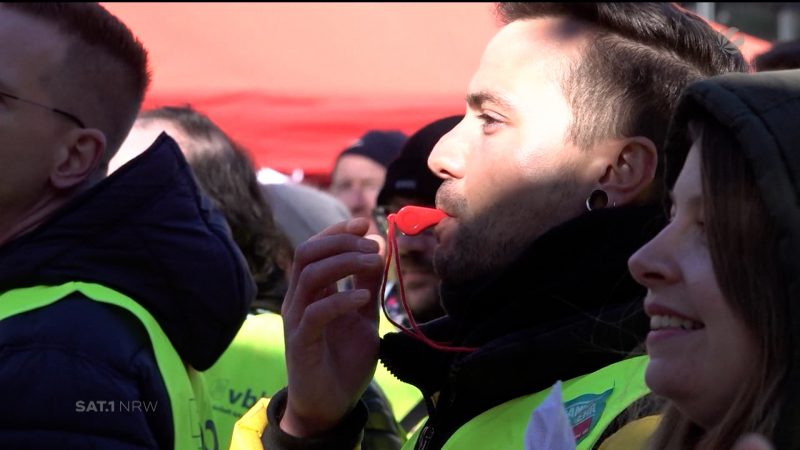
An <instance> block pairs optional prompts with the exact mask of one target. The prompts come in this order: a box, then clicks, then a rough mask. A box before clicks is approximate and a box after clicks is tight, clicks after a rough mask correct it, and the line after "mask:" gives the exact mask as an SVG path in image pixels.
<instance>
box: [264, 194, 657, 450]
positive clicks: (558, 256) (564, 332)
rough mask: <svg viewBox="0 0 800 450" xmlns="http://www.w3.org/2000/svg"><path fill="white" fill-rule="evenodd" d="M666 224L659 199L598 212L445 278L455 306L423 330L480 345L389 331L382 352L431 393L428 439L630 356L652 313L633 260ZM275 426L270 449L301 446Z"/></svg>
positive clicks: (435, 440)
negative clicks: (476, 271)
mask: <svg viewBox="0 0 800 450" xmlns="http://www.w3.org/2000/svg"><path fill="white" fill-rule="evenodd" d="M663 225H664V218H663V210H662V207H661V206H660V205H651V206H641V207H624V208H609V209H603V210H596V211H592V212H589V213H586V214H584V215H582V216H580V217H578V218H576V219H574V220H571V221H569V222H567V223H565V224H562V225H560V226H558V227H556V228H554V229H552V230H550V231H549V232H547V233H545V234H544V235H543V236H541V237H540V238H538V239H537V240H536V241H535V242H533V243H532V245H530V246H529V247H528V248H527V250H526V251H524V253H523V254H522V255H521V256H520V257H519V258H518V259H517V260H516V262H514V263H513V264H511V265H510V266H509V267H508V268H506V270H504V271H503V272H502V273H501V274H500V275H498V276H496V277H494V278H489V279H482V280H478V281H476V282H475V283H473V284H470V285H468V286H459V287H458V288H453V287H448V286H446V285H445V286H443V288H442V300H443V303H444V306H445V309H446V311H447V313H448V316H447V317H444V318H442V319H439V320H436V321H433V322H430V323H428V324H426V325H425V326H423V330H424V332H425V334H426V335H427V336H428V337H430V338H432V339H434V340H438V341H448V342H452V343H453V344H454V345H462V346H470V347H479V349H478V350H477V351H475V352H474V353H471V354H453V353H445V352H441V351H438V350H433V349H431V348H429V347H427V346H426V345H425V344H422V343H420V342H418V341H416V340H414V339H412V338H410V337H408V336H406V335H404V334H400V333H393V334H389V335H387V336H385V337H384V339H383V340H382V342H381V349H380V357H381V361H382V363H383V364H384V365H385V366H386V367H387V368H388V369H389V370H390V371H391V372H392V373H394V374H396V375H397V376H398V378H400V379H401V380H403V381H406V382H409V383H411V384H414V385H415V386H417V387H419V388H420V390H421V391H422V392H423V394H424V395H425V397H426V398H427V399H428V409H429V415H430V417H429V420H428V422H427V424H426V426H428V427H429V428H430V429H431V430H432V432H428V435H429V439H428V440H427V442H426V443H425V445H426V447H425V449H426V450H435V449H439V448H441V446H442V445H443V444H444V443H445V442H446V441H447V439H448V438H449V437H450V436H451V435H452V434H453V433H454V432H455V431H456V430H457V429H458V428H459V427H460V426H462V425H463V424H465V423H466V422H467V421H469V420H470V419H472V418H474V417H475V416H477V415H478V414H480V413H482V412H484V411H486V410H488V409H490V408H492V407H494V406H497V405H499V404H501V403H504V402H506V401H508V400H511V399H513V398H516V397H519V396H522V395H526V394H532V393H535V392H539V391H541V390H544V389H547V388H549V387H550V386H552V385H553V384H554V383H555V382H556V381H557V380H567V379H570V378H574V377H576V376H579V375H584V374H588V373H591V372H594V371H596V370H598V369H600V368H602V367H605V366H607V365H609V364H612V363H614V362H617V361H620V360H621V359H623V358H625V357H627V356H630V352H631V351H632V350H634V348H636V346H637V345H638V344H639V343H641V342H642V341H643V340H644V337H645V335H646V333H647V331H648V330H649V321H648V320H647V318H646V316H645V315H644V312H643V311H642V298H643V297H644V293H645V290H644V288H643V287H641V286H640V285H638V284H637V283H636V282H635V281H634V280H633V279H632V278H631V276H630V274H629V272H628V266H627V261H628V258H629V257H630V255H632V254H633V253H634V252H635V251H636V250H637V249H639V248H640V247H641V246H642V245H644V244H645V243H646V242H647V241H649V240H650V239H651V238H652V237H653V236H655V234H656V233H657V232H658V231H659V230H660V229H661V228H662V227H663ZM436 393H438V395H437V396H435V397H434V394H436ZM282 398H283V397H277V399H278V400H279V401H275V400H273V403H272V404H270V407H269V411H268V414H269V416H270V417H269V420H270V423H278V422H275V421H274V420H276V419H277V417H278V415H279V414H280V412H281V407H282V404H281V402H280V400H281V399H282ZM433 398H436V401H433V400H432V399H433ZM358 416H363V411H362V410H361V409H360V408H357V409H356V411H354V413H353V415H351V416H350V417H348V418H346V419H345V420H344V421H343V423H342V424H341V426H340V427H338V428H337V429H336V430H332V432H331V433H330V434H328V435H327V436H325V438H326V439H327V442H325V443H324V445H323V444H322V443H320V444H319V445H320V446H319V447H318V448H331V449H333V448H336V449H339V448H342V449H346V448H353V447H352V442H353V441H354V440H357V436H358V431H359V426H361V427H363V422H360V421H359V420H357V419H356V417H358ZM267 433H268V434H270V436H268V439H270V440H269V444H268V446H267V447H266V448H270V449H273V450H274V449H279V448H293V447H291V446H290V445H286V444H289V443H291V442H292V441H291V440H287V439H284V438H285V435H284V434H283V433H282V432H281V431H280V429H279V427H267ZM421 444H422V440H421V441H420V442H418V447H419V446H420V445H421ZM297 448H299V447H297ZM315 448H316V447H315Z"/></svg>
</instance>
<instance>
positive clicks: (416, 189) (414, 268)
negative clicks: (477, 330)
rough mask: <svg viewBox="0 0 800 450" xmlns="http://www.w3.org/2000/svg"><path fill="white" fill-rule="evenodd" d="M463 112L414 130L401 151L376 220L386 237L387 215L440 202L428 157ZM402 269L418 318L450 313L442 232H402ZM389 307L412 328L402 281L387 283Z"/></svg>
mask: <svg viewBox="0 0 800 450" xmlns="http://www.w3.org/2000/svg"><path fill="white" fill-rule="evenodd" d="M462 118H463V116H451V117H446V118H443V119H439V120H437V121H434V122H432V123H430V124H428V125H426V126H424V127H423V128H421V129H420V130H419V131H417V132H416V133H414V134H413V135H412V136H411V137H410V138H408V141H406V143H405V145H403V148H402V150H401V151H400V155H399V156H398V157H397V158H396V159H395V160H394V161H392V163H391V164H390V165H389V168H388V169H387V171H386V181H385V182H384V184H383V187H382V188H381V191H380V193H379V194H378V202H377V203H378V207H377V208H376V209H375V221H376V223H377V224H378V225H379V228H380V229H381V230H380V231H381V234H382V235H383V236H386V235H387V230H386V227H387V226H388V222H387V217H388V215H389V214H393V213H396V212H398V211H399V210H400V209H401V208H402V207H404V206H408V205H415V206H425V207H428V208H433V207H435V203H436V190H437V189H439V186H440V185H441V184H442V179H441V178H439V177H437V176H436V175H434V174H433V172H431V171H430V169H428V156H429V155H430V153H431V150H433V146H434V145H436V143H437V142H439V139H441V137H442V136H444V135H445V134H446V133H447V132H448V131H450V130H452V129H453V127H455V126H456V124H458V122H460V121H461V119H462ZM396 237H397V249H398V253H399V257H400V272H401V274H402V276H403V282H404V288H405V294H406V300H407V301H408V307H409V309H410V310H411V313H412V314H413V315H414V319H415V320H416V321H417V322H419V323H423V322H428V321H430V320H433V319H436V318H437V317H441V316H442V315H444V310H443V309H442V306H441V303H440V302H439V277H438V276H437V275H436V273H435V271H434V269H433V250H434V248H435V247H436V237H435V236H434V235H433V230H432V229H429V230H426V231H424V232H423V233H421V234H420V235H417V236H406V235H404V234H403V233H400V232H397V233H396ZM387 290H388V292H387V293H386V308H387V310H388V311H389V314H390V315H391V316H392V319H393V320H394V321H395V322H398V323H401V324H402V325H404V326H406V327H408V326H409V322H408V317H407V316H406V313H405V311H404V310H403V307H402V305H401V304H400V297H399V295H400V293H399V289H398V288H397V285H396V284H393V285H392V289H389V288H388V287H387Z"/></svg>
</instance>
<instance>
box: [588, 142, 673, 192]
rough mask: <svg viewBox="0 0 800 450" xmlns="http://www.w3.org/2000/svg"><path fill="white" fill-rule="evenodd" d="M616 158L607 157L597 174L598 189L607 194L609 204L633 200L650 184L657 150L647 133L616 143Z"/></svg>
mask: <svg viewBox="0 0 800 450" xmlns="http://www.w3.org/2000/svg"><path fill="white" fill-rule="evenodd" d="M617 148H618V149H619V150H618V152H617V153H616V158H614V159H611V160H610V164H608V165H607V166H606V170H605V172H604V173H603V175H602V176H601V177H600V179H599V180H597V182H598V189H602V190H604V191H605V192H606V194H607V195H608V203H609V205H612V204H616V205H618V206H622V205H627V204H630V203H633V202H634V201H635V200H636V199H637V198H639V197H640V196H641V194H642V193H643V192H646V191H647V188H648V187H649V186H650V185H651V184H652V182H653V180H654V179H655V176H656V167H657V166H658V150H657V149H656V145H655V144H653V141H651V140H650V139H648V138H646V137H642V136H637V137H632V138H627V139H625V140H623V141H622V142H620V143H619V145H618V146H617Z"/></svg>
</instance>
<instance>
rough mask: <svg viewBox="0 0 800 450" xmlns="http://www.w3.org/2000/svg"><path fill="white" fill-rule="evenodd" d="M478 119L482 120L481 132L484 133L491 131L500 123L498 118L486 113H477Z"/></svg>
mask: <svg viewBox="0 0 800 450" xmlns="http://www.w3.org/2000/svg"><path fill="white" fill-rule="evenodd" d="M478 119H480V120H481V121H482V122H483V123H482V124H481V128H483V132H484V133H486V134H491V133H493V132H494V131H495V130H496V129H497V128H498V127H499V126H500V125H501V124H502V122H501V121H500V120H498V119H497V118H495V117H492V116H490V115H489V114H486V113H483V114H481V115H479V116H478Z"/></svg>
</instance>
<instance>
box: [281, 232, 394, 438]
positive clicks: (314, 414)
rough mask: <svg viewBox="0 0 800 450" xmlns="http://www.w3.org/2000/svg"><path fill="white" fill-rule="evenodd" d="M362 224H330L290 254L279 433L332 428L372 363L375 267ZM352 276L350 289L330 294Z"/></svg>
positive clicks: (374, 247) (379, 271)
mask: <svg viewBox="0 0 800 450" xmlns="http://www.w3.org/2000/svg"><path fill="white" fill-rule="evenodd" d="M368 227H369V222H368V221H367V220H366V219H364V218H359V219H353V220H350V221H347V222H342V223H339V224H336V225H333V226H331V227H329V228H327V229H325V231H323V232H321V233H320V234H318V235H316V236H314V237H312V238H311V239H309V240H308V241H306V242H304V243H302V244H300V245H299V246H298V247H297V250H296V252H295V259H294V265H293V267H292V274H291V279H290V282H289V289H288V291H287V293H286V297H285V299H284V302H283V308H282V311H281V314H282V315H283V323H284V335H285V340H286V368H287V371H288V378H289V387H288V399H287V403H286V411H285V413H284V415H283V419H282V420H281V423H280V427H281V429H283V431H285V432H286V433H288V434H290V435H294V436H298V437H306V436H311V435H315V434H319V433H322V432H324V431H327V430H329V429H331V428H333V427H334V426H335V425H336V424H337V423H338V422H340V421H341V419H342V418H344V416H345V415H347V413H348V412H349V411H350V410H351V409H352V408H353V407H354V406H355V404H356V402H357V401H358V399H359V398H360V397H361V395H362V394H363V393H364V390H365V389H366V388H367V385H368V384H369V381H370V380H371V379H372V377H373V375H374V373H375V366H376V364H377V360H378V331H377V328H378V325H377V322H378V303H377V301H378V292H377V291H378V289H379V287H380V282H381V277H382V275H383V261H382V259H381V257H380V255H379V254H378V244H377V243H376V242H375V241H373V240H370V239H366V238H364V237H363V236H364V234H365V233H366V232H367V229H368ZM350 275H353V276H354V277H355V289H353V290H348V291H343V292H337V291H336V282H337V281H338V280H340V279H342V278H345V277H347V276H350Z"/></svg>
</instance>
